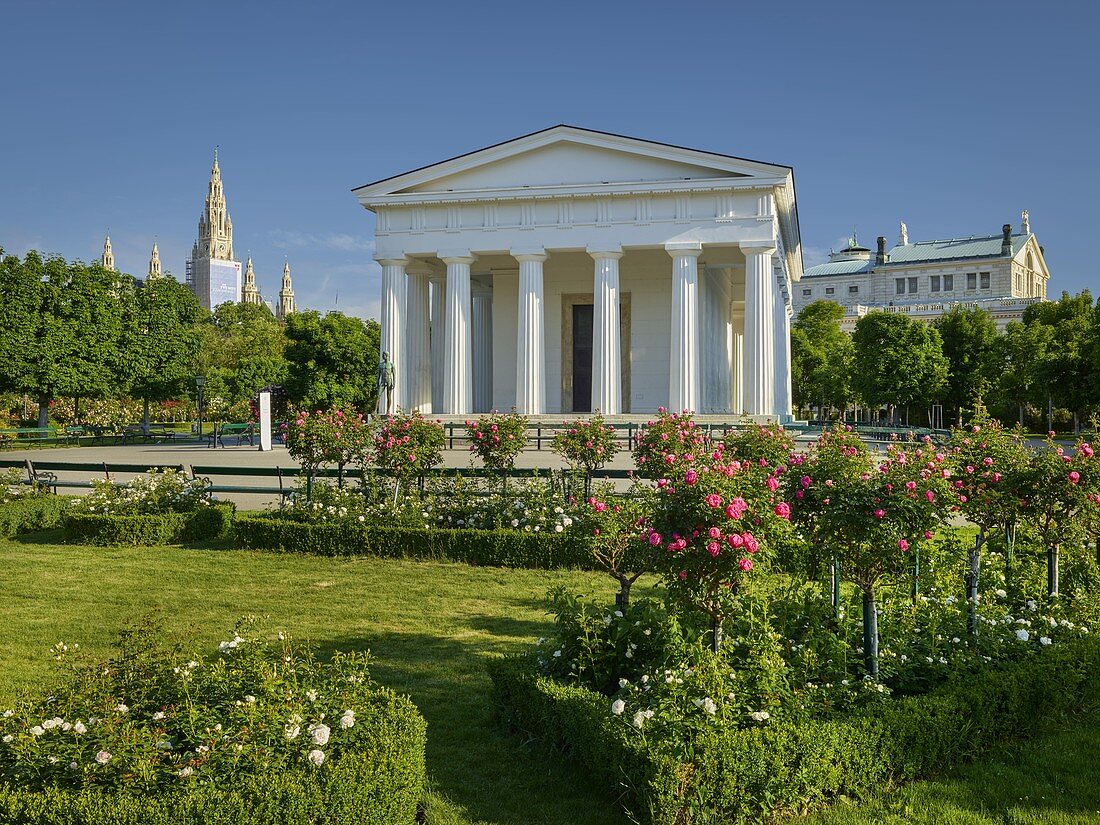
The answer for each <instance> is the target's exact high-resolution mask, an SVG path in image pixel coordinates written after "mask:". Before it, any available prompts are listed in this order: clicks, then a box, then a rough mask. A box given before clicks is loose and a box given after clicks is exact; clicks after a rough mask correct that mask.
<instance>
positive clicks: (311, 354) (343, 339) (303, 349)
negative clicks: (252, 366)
mask: <svg viewBox="0 0 1100 825" xmlns="http://www.w3.org/2000/svg"><path fill="white" fill-rule="evenodd" d="M286 336H287V339H288V341H289V344H288V346H287V350H286V360H287V362H288V367H289V368H288V378H287V384H286V386H287V391H288V392H289V393H290V397H291V399H292V400H293V401H294V402H295V403H297V404H299V405H300V406H302V407H307V408H312V409H328V408H329V407H333V406H337V405H347V404H350V405H353V406H355V407H356V408H358V409H360V410H362V411H364V412H368V411H373V409H374V406H375V403H376V400H377V391H376V389H375V375H376V374H377V371H378V343H379V336H380V329H379V326H378V322H377V321H375V320H373V319H371V320H368V321H362V320H360V319H359V318H353V317H350V316H347V315H344V314H343V313H340V312H330V313H328V314H326V315H321V314H320V313H318V312H316V311H309V312H298V313H294V314H293V315H290V316H288V317H287V323H286ZM402 368H403V365H402V364H398V365H397V369H399V370H400V369H402Z"/></svg>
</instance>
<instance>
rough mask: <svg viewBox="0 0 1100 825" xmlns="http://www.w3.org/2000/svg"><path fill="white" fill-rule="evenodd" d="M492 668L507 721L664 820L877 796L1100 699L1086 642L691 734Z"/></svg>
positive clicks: (762, 812) (501, 664)
mask: <svg viewBox="0 0 1100 825" xmlns="http://www.w3.org/2000/svg"><path fill="white" fill-rule="evenodd" d="M489 672H490V676H491V677H492V681H493V694H494V700H495V704H496V707H497V711H498V715H499V718H500V720H501V721H502V722H503V723H504V724H505V725H506V726H507V727H509V728H511V729H513V730H516V731H520V732H522V733H524V734H525V735H528V736H534V737H537V738H539V739H542V740H543V741H544V742H545V743H546V744H548V745H550V746H553V747H558V746H565V747H567V748H568V749H569V751H570V752H571V753H572V754H573V757H574V758H575V759H577V760H578V761H579V762H580V763H581V764H582V765H583V766H584V767H585V769H587V770H589V771H591V772H592V774H593V775H594V776H595V777H598V780H599V781H610V782H612V783H613V784H617V785H622V786H624V787H625V789H626V791H627V801H626V805H627V807H628V809H629V810H630V812H631V814H632V815H633V816H634V817H636V818H637V819H638V820H639V821H641V822H645V823H659V824H660V825H665V824H666V823H667V824H668V825H672V824H673V823H682V822H693V823H719V822H723V823H724V822H755V821H759V820H760V819H762V818H765V817H768V816H771V815H775V814H779V813H789V812H797V811H800V810H803V809H805V808H807V807H812V806H818V805H820V804H822V803H823V802H826V801H828V800H830V799H833V798H836V797H838V796H840V795H847V796H855V797H860V796H864V795H866V794H869V793H880V792H882V791H883V790H884V789H886V788H889V787H890V786H891V785H892V784H895V783H897V782H903V781H907V780H911V779H916V778H919V777H922V776H927V775H929V774H931V773H933V772H935V771H938V770H940V769H941V768H943V767H946V766H948V765H950V764H952V763H955V762H959V761H961V760H965V759H968V758H971V757H973V756H975V755H976V754H978V753H980V752H981V751H982V750H983V749H985V748H988V747H989V746H990V745H991V744H993V743H995V742H996V741H998V740H1002V739H1006V738H1012V737H1016V736H1019V735H1021V734H1026V733H1028V732H1029V731H1031V730H1033V729H1035V728H1036V727H1037V726H1038V725H1041V724H1044V723H1048V722H1050V721H1052V720H1056V719H1058V718H1061V717H1064V716H1066V715H1069V714H1074V713H1077V712H1079V711H1082V710H1090V709H1093V708H1095V707H1097V706H1098V705H1100V679H1098V677H1100V642H1098V640H1096V639H1094V638H1091V637H1090V638H1087V639H1083V640H1081V641H1078V642H1074V643H1072V644H1066V645H1063V646H1060V647H1055V648H1049V649H1046V650H1044V651H1043V653H1042V654H1041V655H1035V656H1031V657H1027V658H1025V659H1023V660H1021V661H1018V662H1013V663H1010V664H1006V665H1004V666H1003V667H990V668H988V669H986V670H985V671H983V672H980V673H978V674H975V675H973V676H971V677H968V678H965V679H959V680H955V681H952V682H949V683H947V684H946V685H944V686H943V687H941V688H939V689H937V690H936V691H933V692H932V693H930V694H927V695H925V696H921V697H911V698H904V699H897V700H892V701H890V702H887V703H879V704H876V705H875V706H874V707H873V708H868V709H866V710H860V711H856V712H854V713H851V714H848V715H845V716H842V717H838V718H835V719H814V720H801V721H799V720H792V721H790V722H779V723H772V722H766V723H764V724H762V725H759V726H754V727H750V728H740V729H739V728H736V727H732V726H710V727H704V728H697V729H694V730H693V735H692V737H691V738H690V739H689V741H687V742H684V741H683V740H682V738H679V737H671V738H670V739H661V738H658V737H653V736H651V735H647V733H646V730H645V727H643V728H642V729H641V730H638V729H636V728H634V726H633V725H632V724H624V723H623V720H622V719H620V718H619V717H617V716H615V715H614V714H613V713H612V712H611V710H610V709H609V706H610V700H609V699H608V698H607V697H605V696H603V695H601V694H599V693H597V692H595V691H592V690H589V689H587V688H585V687H582V686H579V685H571V684H563V683H562V682H559V681H557V680H555V679H552V678H549V677H546V676H538V675H535V674H532V673H531V671H530V667H529V662H528V660H526V659H524V658H518V657H516V658H507V659H497V660H492V661H491V662H490V663H489ZM960 731H965V732H966V735H960ZM678 739H679V741H677V740H678ZM685 749H690V752H689V753H688V752H685Z"/></svg>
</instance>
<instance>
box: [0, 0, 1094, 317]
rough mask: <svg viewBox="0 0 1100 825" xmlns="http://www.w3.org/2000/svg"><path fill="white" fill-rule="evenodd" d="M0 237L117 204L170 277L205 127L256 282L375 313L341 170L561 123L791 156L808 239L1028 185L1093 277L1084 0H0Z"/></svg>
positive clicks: (23, 245)
mask: <svg viewBox="0 0 1100 825" xmlns="http://www.w3.org/2000/svg"><path fill="white" fill-rule="evenodd" d="M2 20H3V23H4V45H3V48H2V49H0V78H2V80H0V89H2V94H0V104H2V105H3V110H4V118H3V126H2V127H0V141H2V143H0V146H2V150H3V151H2V152H0V246H2V247H4V248H5V249H6V250H7V251H8V252H14V253H19V254H21V253H23V252H24V251H26V250H27V249H30V248H37V249H40V250H43V251H50V252H57V253H60V254H62V255H65V256H66V257H70V258H83V259H85V260H90V259H92V258H94V257H96V256H97V255H98V254H99V250H100V248H101V245H102V240H103V234H104V232H105V231H106V230H107V229H108V228H109V229H110V232H111V237H112V241H113V244H114V249H115V255H116V259H117V262H118V265H119V267H120V268H121V269H123V270H124V271H128V272H132V273H134V274H137V275H144V273H145V270H146V266H147V262H148V257H149V249H150V247H151V245H152V242H153V239H154V236H155V237H156V238H157V241H158V243H159V246H160V250H161V257H162V260H163V261H164V265H165V267H166V268H167V269H170V270H171V271H172V272H173V273H175V274H176V275H177V276H179V277H181V278H182V275H183V270H184V261H185V259H186V257H187V254H188V252H189V250H190V247H191V244H192V242H193V241H194V238H195V234H196V222H197V220H198V216H199V213H200V211H201V207H202V201H203V197H204V195H205V191H206V182H207V178H208V175H209V169H210V160H211V154H212V151H213V148H214V146H215V145H216V144H217V145H220V146H221V160H222V172H223V177H224V180H225V187H226V195H227V198H228V201H229V208H230V213H231V214H232V216H233V221H234V245H235V247H236V252H237V255H238V257H240V258H241V259H242V260H243V259H244V256H245V255H246V254H247V253H248V252H249V251H251V254H252V257H253V259H254V262H255V265H256V271H257V274H258V277H259V281H260V286H261V289H263V290H264V291H265V293H266V294H267V295H268V296H270V295H272V294H273V293H274V292H275V291H277V289H278V280H279V275H280V273H281V271H282V264H283V260H284V257H286V258H289V260H290V263H291V267H292V269H293V272H294V283H295V291H296V292H297V294H298V299H299V304H300V305H302V306H307V307H315V308H319V309H331V308H333V307H334V306H336V301H337V298H336V296H337V293H339V308H340V309H341V310H344V311H347V312H350V313H354V314H359V315H364V316H367V315H376V314H377V308H378V293H379V276H380V271H379V269H378V267H377V266H376V265H375V264H374V262H373V260H372V251H371V237H372V233H373V226H374V224H373V217H372V216H371V215H370V214H369V213H367V212H365V211H364V210H362V209H361V208H360V207H359V206H358V205H357V203H356V201H355V199H354V197H353V196H352V195H351V193H350V189H351V188H352V187H354V186H357V185H359V184H363V183H366V182H369V181H372V180H375V179H378V178H382V177H387V176H389V175H392V174H396V173H399V172H402V171H405V170H407V169H411V168H414V167H418V166H422V165H424V164H427V163H431V162H433V161H436V160H442V159H444V158H447V157H450V156H452V155H455V154H459V153H462V152H467V151H470V150H473V149H477V148H480V147H482V146H487V145H489V144H493V143H496V142H499V141H501V140H505V139H507V138H510V137H515V136H518V135H522V134H526V133H528V132H531V131H535V130H537V129H541V128H545V127H547V126H551V125H553V124H555V123H560V122H566V123H571V124H574V125H578V126H585V127H589V128H593V129H601V130H605V131H610V132H618V133H621V134H626V135H631V136H635V137H642V138H650V139H653V140H658V141H664V142H668V143H675V144H680V145H684V146H691V147H695V148H700V149H708V150H713V151H717V152H723V153H728V154H734V155H740V156H743V157H749V158H756V159H760V160H765V161H773V162H777V163H784V164H788V165H791V166H794V167H795V174H796V181H797V187H798V190H797V194H798V202H799V211H800V218H801V230H802V239H803V244H804V254H805V259H806V263H807V265H810V264H813V263H815V262H818V261H820V260H822V259H823V257H824V255H825V253H826V252H827V250H828V249H829V247H830V246H835V245H839V244H841V243H843V239H844V238H845V237H846V236H848V235H849V234H850V233H851V232H852V231H853V229H854V230H856V231H858V233H859V236H860V239H861V240H863V241H867V242H869V243H873V240H874V237H875V236H876V235H880V234H882V235H886V236H887V237H888V238H889V239H891V241H893V240H894V239H895V238H896V235H897V224H898V221H899V220H903V219H904V220H905V221H906V222H907V223H908V226H909V231H910V238H911V239H914V240H919V239H928V238H942V237H955V236H960V235H970V234H985V233H989V234H992V233H996V232H999V230H1000V226H1001V224H1003V223H1006V222H1011V223H1013V224H1014V225H1016V224H1018V223H1019V216H1020V211H1021V210H1022V209H1028V210H1030V212H1031V224H1032V228H1033V229H1034V231H1035V232H1036V235H1037V236H1038V238H1039V242H1040V243H1041V244H1043V245H1044V246H1045V247H1046V252H1047V261H1048V264H1049V266H1050V268H1051V272H1052V274H1053V281H1052V284H1051V288H1052V291H1054V292H1057V291H1060V290H1063V289H1066V290H1070V291H1074V292H1075V291H1077V290H1080V289H1082V288H1084V287H1089V286H1091V287H1092V289H1093V291H1094V293H1095V292H1096V291H1097V288H1098V287H1100V277H1098V272H1100V268H1098V266H1097V263H1096V254H1095V248H1096V238H1097V235H1098V229H1100V210H1098V208H1097V197H1096V192H1097V191H1098V190H1100V162H1098V160H1097V153H1096V134H1097V132H1098V131H1100V111H1098V110H1100V104H1098V100H1100V96H1098V93H1097V90H1096V85H1097V81H1098V80H1100V58H1098V56H1097V55H1098V50H1097V49H1096V48H1095V46H1094V43H1093V42H1092V38H1093V36H1094V32H1095V31H1096V29H1097V24H1098V23H1100V7H1098V6H1097V4H1094V3H1086V2H1075V3H1068V2H1057V1H1055V2H1030V3H1022V2H997V3H992V2H980V3H979V2H966V0H956V2H952V3H941V2H910V3H904V4H902V3H894V2H883V0H878V2H867V3H845V2H821V1H820V0H818V1H817V2H786V3H771V2H759V3H745V2H724V3H719V2H675V3H673V2H668V3H649V2H644V1H643V0H636V1H635V2H630V3H613V2H604V3H600V2H592V0H589V1H588V2H583V3H582V2H572V0H554V2H507V3H498V2H478V3H472V2H405V3H385V4H382V3H373V2H349V3H336V2H331V3H330V2H318V3H301V2H296V3H283V2H266V3H259V2H246V1H245V0H239V1H238V2H224V1H223V2H217V3H213V2H203V0H193V1H192V2H188V3H148V2H142V3H138V2H133V3H112V2H97V3H88V2H69V3H63V2H54V1H53V0H37V2H30V0H27V2H12V0H6V2H4V3H3V6H2Z"/></svg>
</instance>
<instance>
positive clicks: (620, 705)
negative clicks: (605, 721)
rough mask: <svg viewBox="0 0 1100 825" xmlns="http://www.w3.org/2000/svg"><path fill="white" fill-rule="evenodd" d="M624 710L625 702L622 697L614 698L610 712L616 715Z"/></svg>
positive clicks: (619, 714)
mask: <svg viewBox="0 0 1100 825" xmlns="http://www.w3.org/2000/svg"><path fill="white" fill-rule="evenodd" d="M624 710H626V702H624V701H623V700H622V699H616V700H615V701H614V702H612V703H611V712H612V713H614V714H615V715H616V716H621V715H622V713H623V711H624Z"/></svg>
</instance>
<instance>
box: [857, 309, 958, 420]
mask: <svg viewBox="0 0 1100 825" xmlns="http://www.w3.org/2000/svg"><path fill="white" fill-rule="evenodd" d="M852 343H853V345H854V348H855V357H854V359H853V364H854V367H855V372H854V374H853V375H852V383H853V386H854V387H855V389H856V391H857V392H858V393H859V395H860V397H861V398H863V400H864V401H865V402H867V403H868V404H872V405H876V406H878V405H885V406H888V407H895V406H897V407H909V406H910V405H926V404H928V403H930V402H931V401H932V400H934V399H936V398H937V397H939V396H940V394H941V393H942V392H943V390H944V389H945V387H946V384H947V373H948V361H947V358H946V357H945V356H944V354H943V342H942V341H941V339H940V334H939V332H938V331H937V330H936V329H935V328H934V327H931V326H929V325H927V324H924V323H922V322H920V321H916V320H914V319H912V318H909V317H908V316H906V315H900V314H895V313H890V312H871V313H868V314H867V315H864V316H863V317H862V318H860V319H859V320H858V321H857V322H856V328H855V332H854V333H853V335H852Z"/></svg>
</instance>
